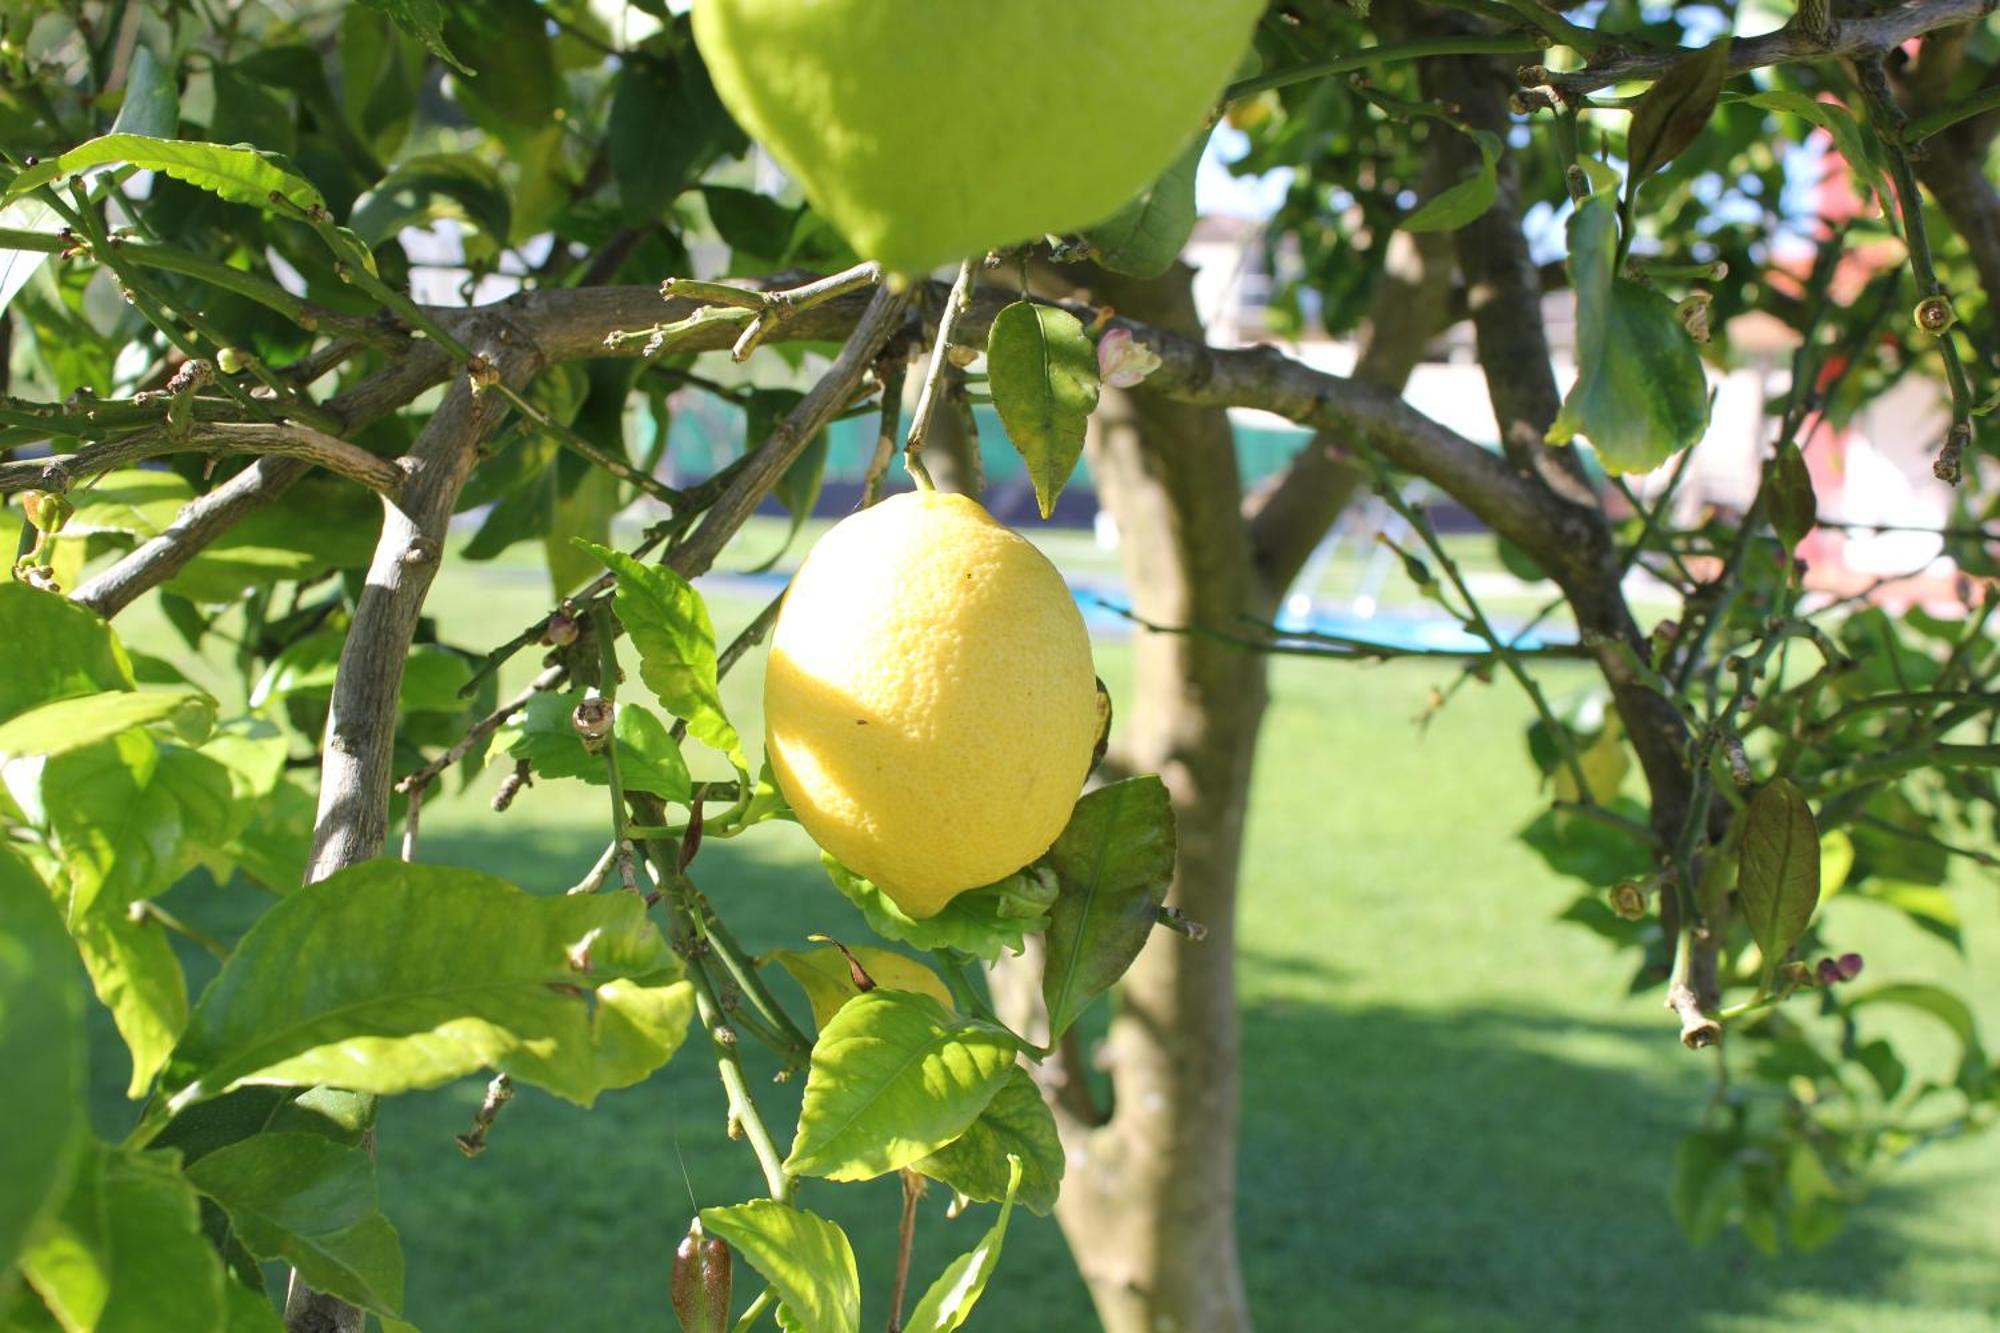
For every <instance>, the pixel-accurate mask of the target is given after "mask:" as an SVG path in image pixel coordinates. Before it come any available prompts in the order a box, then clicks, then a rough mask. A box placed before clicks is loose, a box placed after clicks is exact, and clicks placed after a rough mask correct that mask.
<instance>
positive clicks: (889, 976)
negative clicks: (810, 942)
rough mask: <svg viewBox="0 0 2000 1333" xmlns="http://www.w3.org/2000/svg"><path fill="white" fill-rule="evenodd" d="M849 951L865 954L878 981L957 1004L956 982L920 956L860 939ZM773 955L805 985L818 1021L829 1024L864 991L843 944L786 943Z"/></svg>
mask: <svg viewBox="0 0 2000 1333" xmlns="http://www.w3.org/2000/svg"><path fill="white" fill-rule="evenodd" d="M847 953H848V954H853V955H854V957H855V958H856V959H857V960H859V962H860V964H861V968H862V970H863V971H864V972H866V973H867V975H868V979H869V980H870V981H872V982H874V983H875V986H876V987H880V988H881V989H883V990H901V991H910V992H912V993H914V994H917V995H928V996H930V997H931V998H932V999H933V1000H936V1001H937V1002H938V1003H939V1004H941V1005H943V1006H944V1007H945V1009H946V1010H947V1011H948V1010H950V1009H951V1007H952V1003H951V987H949V986H947V985H945V984H944V982H942V981H940V980H939V979H938V975H937V973H935V972H933V971H931V970H930V969H929V968H927V967H925V966H924V965H923V964H922V963H919V962H918V961H917V960H916V959H914V958H906V957H904V956H903V955H902V954H899V953H895V952H893V951H891V950H888V949H876V948H871V947H869V946H868V945H866V944H857V945H854V946H852V947H850V948H849V949H848V951H847ZM770 958H771V960H772V961H773V962H775V963H777V964H778V966H780V967H782V968H784V969H785V971H786V972H788V973H790V974H791V978H792V980H793V981H796V982H798V983H799V989H800V990H803V991H804V992H805V993H806V1003H807V1004H809V1005H811V1006H812V1012H813V1025H814V1026H815V1027H819V1028H823V1027H825V1026H826V1025H827V1024H828V1023H829V1022H831V1021H832V1020H833V1016H834V1015H835V1014H837V1013H839V1012H840V1007H841V1006H842V1005H844V1004H846V1003H847V1002H848V1001H849V1000H851V999H853V998H854V997H855V996H857V995H860V994H862V993H863V992H862V990H861V987H860V985H859V984H858V983H857V982H856V981H855V979H854V966H853V964H852V963H850V962H848V959H847V954H844V953H842V952H841V951H840V950H838V949H835V948H831V947H829V948H825V949H812V950H808V951H806V952H798V951H795V950H791V949H780V950H778V951H777V952H776V953H774V954H771V955H770ZM871 989H872V988H871Z"/></svg>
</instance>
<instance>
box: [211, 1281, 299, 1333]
mask: <svg viewBox="0 0 2000 1333" xmlns="http://www.w3.org/2000/svg"><path fill="white" fill-rule="evenodd" d="M222 1303H223V1305H224V1306H226V1307H227V1316H228V1317H227V1319H226V1320H225V1321H224V1323H223V1325H222V1328H223V1333H285V1321H284V1320H282V1319H280V1318H279V1317H278V1312H277V1310H276V1309H274V1308H273V1307H272V1305H271V1298H270V1297H269V1296H266V1295H265V1294H264V1293H263V1292H261V1291H252V1290H250V1288H248V1287H246V1286H244V1285H243V1284H242V1283H241V1282H230V1283H227V1284H225V1285H224V1287H223V1292H222Z"/></svg>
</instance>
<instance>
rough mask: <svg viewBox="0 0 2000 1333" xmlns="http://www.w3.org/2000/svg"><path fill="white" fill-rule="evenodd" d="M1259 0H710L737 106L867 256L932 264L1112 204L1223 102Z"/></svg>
mask: <svg viewBox="0 0 2000 1333" xmlns="http://www.w3.org/2000/svg"><path fill="white" fill-rule="evenodd" d="M1264 3H1265V0H698V2H697V3H696V5H695V8H694V35H695V41H696V43H697V44H698V45H699V46H700V47H701V54H702V58H703V60H704V61H705V62H706V63H707V65H708V70H709V73H710V75H711V76H713V78H714V80H715V90H716V92H717V93H719V94H720V95H721V97H722V102H723V105H724V106H726V107H728V108H729V111H730V114H731V115H733V116H735V117H736V119H737V121H738V123H740V124H741V125H742V126H743V128H744V129H746V130H748V131H749V132H750V134H751V136H752V137H754V138H755V139H756V140H757V141H758V142H759V143H761V144H763V145H764V147H765V148H767V149H768V150H770V153H771V155H772V156H773V157H775V158H776V159H777V160H778V161H779V163H780V164H782V165H783V166H784V168H785V169H786V170H787V171H789V172H790V173H791V174H792V175H793V176H794V177H796V178H797V179H798V182H799V184H800V185H801V186H803V187H804V188H805V192H806V195H807V197H808V198H810V199H811V200H812V201H813V203H814V204H815V205H816V206H817V207H818V208H819V210H820V211H821V212H822V213H824V214H826V215H827V217H829V218H831V219H832V221H833V223H834V225H835V226H837V227H839V228H840V230H841V233H842V234H843V235H845V236H846V237H847V239H848V241H849V243H850V244H852V245H853V246H854V248H855V249H856V250H858V251H859V252H860V253H861V254H862V255H864V256H866V257H868V258H870V259H879V260H881V261H882V263H883V264H884V265H886V266H887V267H888V268H890V269H891V270H893V271H896V272H901V273H910V274H918V273H927V272H929V271H930V270H932V269H934V268H936V267H937V266H939V265H940V264H948V263H952V262H955V261H957V260H960V259H965V258H968V257H970V256H972V255H976V254H983V253H985V252H986V251H987V250H990V249H993V248H994V247H996V246H1003V245H1013V244H1015V243H1017V242H1021V241H1032V240H1038V239H1040V237H1041V236H1042V235H1043V234H1045V233H1049V232H1066V231H1074V230H1077V229H1078V228H1082V227H1088V226H1090V225H1091V224H1092V223H1096V222H1102V221H1103V220H1104V219H1105V218H1107V217H1109V216H1110V215H1111V214H1112V213H1115V212H1117V211H1118V209H1119V207H1120V206H1122V205H1123V204H1125V203H1126V202H1127V201H1128V200H1130V199H1131V198H1132V197H1133V196H1134V195H1136V194H1138V193H1139V191H1140V190H1142V189H1144V188H1145V187H1146V186H1147V185H1149V184H1151V183H1152V182H1153V179H1154V178H1155V177H1157V176H1158V175H1159V174H1160V173H1161V172H1162V171H1164V170H1166V168H1167V166H1168V164H1170V163H1171V162H1172V161H1173V160H1174V158H1175V157H1177V156H1178V155H1179V154H1180V152H1181V149H1182V148H1183V147H1184V146H1185V145H1186V144H1187V142H1188V139H1189V138H1190V137H1191V136H1192V135H1193V134H1194V133H1195V131H1196V130H1198V129H1200V128H1201V125H1202V123H1203V121H1204V120H1205V119H1206V118H1207V117H1208V115H1209V113H1210V112H1211V111H1213V110H1214V109H1215V104H1216V101H1217V99H1218V97H1219V96H1220V95H1221V93H1222V89H1223V85H1224V84H1225V83H1226V82H1227V81H1228V79H1229V76H1230V74H1231V73H1232V72H1233V71H1234V70H1235V69H1236V66H1237V64H1238V62H1239V61H1240V60H1241V59H1242V56H1243V52H1244V50H1245V48H1246V47H1247V46H1248V44H1249V41H1250V34H1251V29H1252V27H1253V25H1254V24H1255V23H1256V21H1257V16H1258V15H1260V14H1262V13H1263V12H1264Z"/></svg>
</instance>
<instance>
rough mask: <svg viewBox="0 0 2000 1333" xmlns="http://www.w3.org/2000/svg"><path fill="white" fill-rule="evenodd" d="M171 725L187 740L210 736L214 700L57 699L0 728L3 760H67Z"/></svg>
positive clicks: (143, 694)
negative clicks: (138, 730)
mask: <svg viewBox="0 0 2000 1333" xmlns="http://www.w3.org/2000/svg"><path fill="white" fill-rule="evenodd" d="M169 720H171V721H172V723H173V725H174V726H175V727H176V728H177V729H179V730H181V731H182V732H183V734H198V735H199V734H206V732H207V730H208V728H209V726H210V725H212V724H213V723H214V721H215V700H214V699H212V698H210V697H209V696H208V695H207V694H205V693H203V692H202V691H200V690H197V689H177V690H138V691H132V690H107V691H105V692H104V693H101V694H89V695H84V696H82V697H80V698H74V699H59V700H57V701H56V702H55V703H50V704H43V705H41V706H40V707H39V708H31V709H29V710H28V711H27V712H25V713H21V714H19V715H18V716H16V717H14V718H12V719H10V720H8V721H6V722H0V755H44V756H54V755H59V754H67V753H69V752H70V751H71V750H80V749H82V748H83V747H84V746H86V745H95V744H96V743H97V742H99V741H101V740H107V739H109V738H110V737H112V736H115V735H117V734H118V733H119V732H121V731H125V730H127V729H129V728H132V727H143V726H146V725H147V724H149V723H153V722H163V721H169Z"/></svg>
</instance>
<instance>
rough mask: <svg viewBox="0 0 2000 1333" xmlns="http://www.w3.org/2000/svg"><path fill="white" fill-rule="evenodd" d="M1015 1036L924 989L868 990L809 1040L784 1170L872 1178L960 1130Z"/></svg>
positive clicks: (984, 1096) (988, 1096) (974, 1114)
mask: <svg viewBox="0 0 2000 1333" xmlns="http://www.w3.org/2000/svg"><path fill="white" fill-rule="evenodd" d="M1015 1050H1016V1048H1015V1045H1014V1040H1013V1038H1012V1037H1010V1036H1009V1035H1007V1033H1006V1032H1004V1031H1002V1030H1001V1029H999V1028H996V1027H994V1026H993V1025H992V1024H990V1023H984V1022H980V1021H978V1020H976V1019H966V1018H957V1017H954V1016H953V1015H952V1014H951V1013H950V1012H949V1011H947V1010H946V1009H945V1007H944V1006H943V1005H941V1004H939V1003H938V1002H937V1001H936V1000H933V999H931V998H930V997H929V996H927V995H916V994H912V993H910V992H908V991H891V990H872V991H869V992H868V993H867V994H865V995H861V996H858V997H856V998H855V999H854V1000H851V1001H850V1002H848V1003H847V1004H846V1005H844V1006H843V1007H842V1008H841V1010H840V1012H839V1013H837V1014H835V1015H834V1016H833V1019H832V1021H831V1022H829V1023H828V1024H827V1025H826V1026H825V1027H824V1028H822V1029H821V1030H820V1034H819V1040H818V1041H816V1042H815V1043H813V1052H812V1068H811V1071H810V1072H809V1073H808V1074H807V1076H806V1090H805V1100H804V1103H803V1105H802V1106H801V1107H800V1109H799V1131H798V1136H797V1137H796V1138H795V1139H794V1140H793V1141H792V1151H791V1155H790V1156H789V1157H788V1158H787V1159H786V1162H785V1169H786V1170H788V1171H790V1172H792V1173H793V1174H795V1175H806V1176H823V1177H825V1178H826V1179H828V1180H871V1179H873V1178H874V1177H876V1176H879V1175H882V1174H884V1173H885V1172H889V1171H894V1170H896V1169H897V1168H899V1167H904V1166H908V1165H910V1164H911V1163H912V1162H915V1161H918V1160H920V1159H922V1158H924V1157H928V1156H929V1155H930V1154H932V1153H933V1152H936V1151H937V1150H938V1149H939V1148H941V1147H943V1146H944V1145H945V1144H947V1143H950V1142H951V1141H952V1140H953V1139H955V1138H957V1137H958V1136H959V1135H961V1134H963V1133H964V1132H965V1131H966V1129H967V1128H969V1127H970V1126H971V1124H972V1122H973V1121H974V1120H977V1119H978V1118H979V1113H980V1112H981V1111H983V1110H985V1109H986V1104H987V1103H988V1102H990V1101H991V1100H993V1094H994V1093H995V1092H997V1091H998V1090H999V1088H1000V1085H1001V1084H1002V1083H1003V1082H1005V1081H1006V1078H1007V1071H1008V1070H1009V1069H1012V1068H1013V1067H1014V1055H1015Z"/></svg>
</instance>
